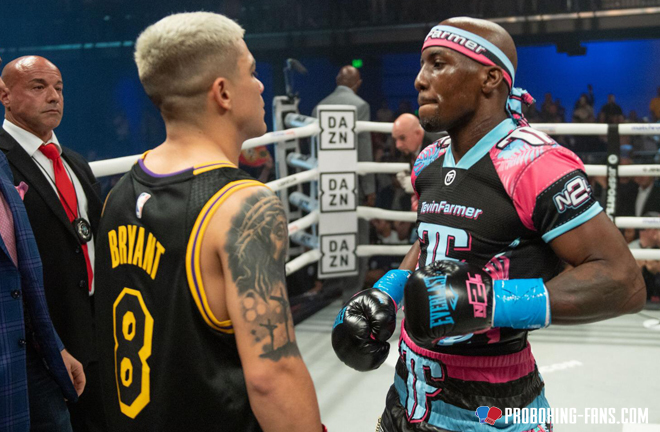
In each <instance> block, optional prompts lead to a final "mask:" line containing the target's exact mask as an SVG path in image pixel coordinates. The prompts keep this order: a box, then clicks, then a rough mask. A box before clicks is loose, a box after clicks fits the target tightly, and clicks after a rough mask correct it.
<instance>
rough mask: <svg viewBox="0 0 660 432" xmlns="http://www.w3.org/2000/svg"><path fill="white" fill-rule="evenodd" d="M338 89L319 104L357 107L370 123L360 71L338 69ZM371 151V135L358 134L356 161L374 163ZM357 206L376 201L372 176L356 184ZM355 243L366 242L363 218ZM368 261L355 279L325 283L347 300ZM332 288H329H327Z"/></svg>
mask: <svg viewBox="0 0 660 432" xmlns="http://www.w3.org/2000/svg"><path fill="white" fill-rule="evenodd" d="M336 83H337V88H336V89H335V90H334V91H333V92H332V93H331V94H330V95H328V96H327V97H326V98H324V99H323V100H321V102H319V103H318V105H333V104H334V105H353V106H355V107H356V108H357V120H367V121H368V120H371V109H370V108H369V104H368V103H367V102H365V101H364V100H363V99H362V98H361V97H360V96H358V95H357V92H358V90H359V89H360V86H361V85H362V79H361V78H360V71H359V70H357V69H356V68H354V67H353V66H344V67H342V68H341V69H340V70H339V74H337V78H336ZM318 105H317V106H316V107H315V108H314V110H313V113H312V115H313V116H314V117H318V114H317V111H318ZM373 160H374V158H373V148H372V146H371V135H370V134H368V133H363V134H359V135H358V161H360V162H373ZM358 194H359V197H358V200H359V202H360V205H368V206H372V207H373V206H374V204H375V202H376V182H375V178H374V175H373V174H369V175H366V176H361V177H360V182H359V191H358ZM358 242H359V244H367V243H368V242H369V223H368V222H367V221H365V220H363V219H361V220H359V221H358ZM367 266H368V260H367V259H366V258H360V259H359V267H358V268H359V272H358V276H356V277H351V278H335V279H331V280H330V281H328V282H327V283H328V284H329V285H331V284H339V285H340V286H341V287H342V288H343V293H344V294H343V295H344V300H348V299H349V298H350V297H351V296H352V295H353V294H354V293H355V292H356V291H359V290H360V289H362V287H363V285H364V278H365V275H366V272H367ZM329 289H332V288H329Z"/></svg>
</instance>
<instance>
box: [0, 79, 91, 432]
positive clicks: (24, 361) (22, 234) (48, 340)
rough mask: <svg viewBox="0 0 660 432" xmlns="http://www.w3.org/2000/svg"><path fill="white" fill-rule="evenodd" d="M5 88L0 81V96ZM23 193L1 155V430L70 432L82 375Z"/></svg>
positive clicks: (14, 431) (23, 188) (24, 186)
mask: <svg viewBox="0 0 660 432" xmlns="http://www.w3.org/2000/svg"><path fill="white" fill-rule="evenodd" d="M4 88H5V86H4V82H3V81H2V79H1V78H0V92H2V91H3V90H4ZM26 188H27V186H26V185H25V184H24V183H22V184H21V185H20V186H19V187H14V180H13V177H12V174H11V170H10V169H9V163H8V162H7V158H5V156H4V154H2V153H0V280H2V284H0V335H1V337H0V352H2V358H1V359H0V394H2V395H3V397H2V402H1V403H0V430H3V431H13V432H27V431H28V430H30V423H32V427H33V430H48V431H58V432H59V431H63V432H64V431H70V430H71V422H70V420H69V413H68V410H67V408H66V404H65V401H64V398H67V399H68V400H69V401H71V402H75V401H76V400H77V399H78V395H79V394H80V393H82V391H83V389H84V387H85V374H84V372H83V369H82V365H81V364H80V362H78V361H77V360H76V359H75V358H73V357H72V356H71V354H69V353H68V352H67V350H66V349H64V346H63V345H62V341H61V340H60V338H59V337H58V335H57V333H56V332H55V329H54V328H53V323H52V322H51V320H50V315H49V314H48V308H47V306H46V298H45V296H44V287H43V272H42V266H41V259H40V257H39V250H38V249H37V244H36V242H35V240H34V234H33V233H32V229H31V228H30V222H29V220H28V217H27V213H26V211H25V206H24V205H23V201H22V196H23V195H24V194H25V192H26ZM37 347H38V348H37ZM37 350H38V351H37ZM43 363H45V364H46V365H48V370H49V372H47V371H46V368H44V367H43ZM72 381H73V382H74V383H75V384H74V385H75V387H74V385H72ZM28 395H29V396H28ZM30 420H32V421H30Z"/></svg>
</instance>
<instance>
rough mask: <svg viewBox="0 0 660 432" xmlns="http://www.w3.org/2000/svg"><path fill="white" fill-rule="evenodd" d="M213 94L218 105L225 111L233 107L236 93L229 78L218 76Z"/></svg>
mask: <svg viewBox="0 0 660 432" xmlns="http://www.w3.org/2000/svg"><path fill="white" fill-rule="evenodd" d="M211 95H212V97H213V100H214V101H215V103H216V104H217V105H218V107H220V108H221V109H223V110H225V111H227V110H230V109H231V106H232V101H233V96H234V95H233V91H232V89H231V86H230V84H229V81H228V80H227V78H224V77H218V78H216V79H215V81H213V84H212V85H211Z"/></svg>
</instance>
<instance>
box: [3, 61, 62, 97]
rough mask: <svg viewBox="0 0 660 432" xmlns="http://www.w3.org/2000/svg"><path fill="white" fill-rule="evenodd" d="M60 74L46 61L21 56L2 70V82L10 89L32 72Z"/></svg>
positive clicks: (55, 67)
mask: <svg viewBox="0 0 660 432" xmlns="http://www.w3.org/2000/svg"><path fill="white" fill-rule="evenodd" d="M37 70H38V71H43V72H47V73H48V72H50V73H56V74H58V75H61V74H60V70H59V69H58V68H57V66H55V65H54V64H53V63H51V62H50V61H49V60H48V59H45V58H43V57H40V56H23V57H19V58H17V59H14V60H12V61H10V62H9V63H7V64H6V65H5V67H4V68H3V69H2V80H3V81H4V82H5V85H6V86H7V87H8V88H9V89H11V88H12V87H13V86H14V85H16V83H17V82H19V81H20V79H21V78H24V77H25V75H26V74H29V73H31V72H34V71H37Z"/></svg>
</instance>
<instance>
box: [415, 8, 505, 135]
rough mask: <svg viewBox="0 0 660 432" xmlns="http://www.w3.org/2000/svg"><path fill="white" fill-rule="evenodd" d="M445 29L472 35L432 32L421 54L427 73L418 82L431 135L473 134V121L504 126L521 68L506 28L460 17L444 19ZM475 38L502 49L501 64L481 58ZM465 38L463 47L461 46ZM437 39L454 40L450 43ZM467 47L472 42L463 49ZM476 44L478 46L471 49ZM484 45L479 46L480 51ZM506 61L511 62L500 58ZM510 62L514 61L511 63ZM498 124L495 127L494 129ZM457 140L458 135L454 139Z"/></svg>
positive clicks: (424, 120) (424, 123)
mask: <svg viewBox="0 0 660 432" xmlns="http://www.w3.org/2000/svg"><path fill="white" fill-rule="evenodd" d="M439 26H442V28H443V29H446V27H450V28H452V27H453V28H455V29H456V31H457V32H458V31H459V30H460V31H462V32H466V33H467V35H465V36H466V37H462V36H460V35H459V36H457V37H451V36H450V37H447V39H446V40H445V39H443V37H442V35H444V34H445V33H450V32H451V29H446V30H447V32H444V30H443V32H442V35H441V36H438V35H437V34H435V35H433V31H432V32H431V33H429V36H428V37H427V39H426V42H425V46H424V48H423V50H422V55H421V69H420V72H419V74H418V75H417V78H416V79H415V88H416V89H417V91H418V92H419V96H418V99H417V101H418V103H419V117H420V119H421V123H422V126H423V127H424V129H425V130H427V131H429V132H440V131H448V132H450V135H451V134H452V131H453V130H456V131H463V130H473V129H470V128H471V126H470V124H471V123H474V124H480V125H483V124H486V123H491V122H495V124H497V123H499V122H501V121H502V120H504V119H505V118H506V117H507V116H508V112H507V110H506V104H507V100H508V98H509V93H510V91H511V88H510V86H511V85H513V78H514V75H515V69H516V67H517V65H518V56H517V54H516V45H515V44H514V42H513V39H512V38H511V36H510V35H509V34H508V33H507V31H506V30H504V28H502V27H501V26H499V25H497V24H495V23H492V22H490V21H486V20H481V19H475V18H466V17H457V18H450V19H447V20H444V21H442V22H441V23H440V24H439ZM469 34H474V35H475V36H478V37H480V38H482V39H485V40H486V41H488V42H489V43H490V44H493V45H494V46H495V47H497V48H498V49H499V51H501V54H499V57H498V56H497V55H496V54H491V55H492V56H493V57H497V58H499V62H500V63H503V62H504V61H506V62H507V63H508V62H510V63H511V64H510V65H502V64H498V63H496V62H494V61H493V60H490V59H487V60H486V61H482V60H480V59H479V55H478V54H479V53H480V52H479V51H475V49H483V50H485V48H483V47H480V46H479V44H478V43H475V42H472V45H470V44H469V43H467V44H466V41H467V40H468V39H469ZM456 40H462V43H457V42H455V41H456ZM434 41H448V43H449V45H447V44H445V45H443V44H440V43H438V44H436V43H435V42H434ZM463 44H466V45H465V46H463ZM470 46H472V48H470ZM476 47H478V48H476ZM500 57H506V58H500ZM507 60H508V61H507ZM509 69H513V70H509ZM493 126H494V125H493ZM452 139H454V137H452Z"/></svg>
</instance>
